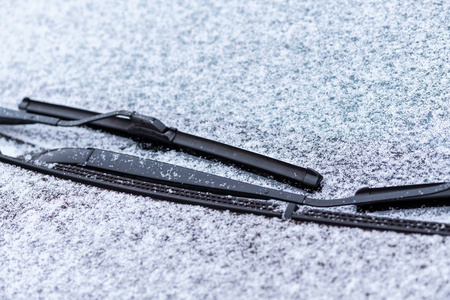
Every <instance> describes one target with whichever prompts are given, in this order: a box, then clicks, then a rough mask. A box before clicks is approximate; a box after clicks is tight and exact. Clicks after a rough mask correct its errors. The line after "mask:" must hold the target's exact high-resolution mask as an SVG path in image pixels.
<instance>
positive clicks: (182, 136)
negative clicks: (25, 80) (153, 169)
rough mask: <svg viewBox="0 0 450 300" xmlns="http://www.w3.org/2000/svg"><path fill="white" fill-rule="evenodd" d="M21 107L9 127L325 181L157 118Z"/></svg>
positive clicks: (32, 104)
mask: <svg viewBox="0 0 450 300" xmlns="http://www.w3.org/2000/svg"><path fill="white" fill-rule="evenodd" d="M19 108H20V109H21V110H23V111H26V112H27V113H26V114H23V115H20V113H21V112H15V115H14V116H13V117H11V118H10V119H9V121H10V122H11V123H9V124H13V123H12V122H15V123H14V124H29V123H43V124H48V125H53V126H81V125H86V126H89V127H92V128H97V129H102V130H105V131H108V132H111V133H119V134H123V135H126V136H130V137H132V138H135V139H138V140H139V141H144V142H157V143H162V144H163V145H167V146H171V147H174V148H176V149H182V150H185V151H186V152H188V153H192V154H195V155H199V156H206V157H213V158H216V159H218V160H220V161H222V162H225V163H231V164H233V165H235V166H238V167H241V168H243V169H245V170H247V171H251V172H253V173H256V174H259V175H263V176H271V177H273V178H274V179H276V180H279V181H282V182H285V183H289V184H291V185H295V186H299V187H306V188H310V189H317V188H318V187H319V186H320V183H321V181H322V178H323V177H322V175H320V174H319V173H318V172H317V171H314V170H312V169H310V168H302V167H299V166H295V165H292V164H289V163H286V162H283V161H280V160H276V159H273V158H270V157H267V156H264V155H261V154H257V153H254V152H250V151H247V150H244V149H240V148H237V147H234V146H231V145H227V144H223V143H220V142H216V141H212V140H209V139H206V138H202V137H199V136H195V135H192V134H188V133H185V132H182V131H179V130H177V129H175V128H171V127H167V126H166V125H164V124H163V123H162V122H161V121H159V120H158V119H156V118H153V117H149V116H145V115H141V114H138V113H135V112H128V111H116V112H112V113H107V114H100V113H97V112H92V111H88V110H83V109H78V108H72V107H68V106H62V105H56V104H51V103H46V102H42V101H36V100H31V99H29V98H25V99H23V101H22V103H21V104H20V105H19ZM13 112H14V111H13ZM0 113H1V111H0ZM5 114H6V115H7V111H5V110H3V115H5ZM124 117H126V118H124ZM2 120H3V124H5V123H6V122H8V119H7V118H6V117H3V118H2V117H1V116H0V123H1V121H2ZM20 122H22V123H20Z"/></svg>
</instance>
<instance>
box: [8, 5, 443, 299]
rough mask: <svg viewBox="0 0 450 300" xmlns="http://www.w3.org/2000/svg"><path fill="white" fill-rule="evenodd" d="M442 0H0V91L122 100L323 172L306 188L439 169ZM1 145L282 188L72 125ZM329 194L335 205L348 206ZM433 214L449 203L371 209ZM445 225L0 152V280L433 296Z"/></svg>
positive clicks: (98, 106)
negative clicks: (37, 166)
mask: <svg viewBox="0 0 450 300" xmlns="http://www.w3.org/2000/svg"><path fill="white" fill-rule="evenodd" d="M449 24H450V7H449V3H448V2H446V1H398V0H394V1H381V0H380V1H351V2H348V1H303V2H301V3H300V2H294V1H233V0H232V1H221V0H220V1H200V0H195V1H187V2H184V1H176V0H168V1H156V0H155V1H149V2H146V1H108V2H101V1H87V0H78V1H64V2H60V1H25V0H19V1H8V0H7V1H1V2H0V41H1V43H0V53H1V55H0V105H1V106H3V107H7V108H11V109H15V108H16V107H17V105H18V103H19V102H20V100H21V99H22V98H23V97H25V96H28V97H30V98H35V99H43V100H47V101H50V102H53V103H58V104H64V105H72V106H77V107H82V108H87V109H91V110H96V111H101V112H107V111H112V110H118V109H126V110H135V111H138V112H139V113H142V114H147V115H151V116H153V117H156V118H159V119H160V120H161V121H163V122H164V123H165V124H166V125H167V126H171V127H176V128H178V129H180V130H182V131H185V132H189V133H192V134H197V135H200V136H203V137H206V138H210V139H214V140H218V141H221V142H226V143H230V144H232V145H235V146H238V147H242V148H245V149H248V150H251V151H255V152H258V153H261V154H265V155H269V156H272V157H274V158H277V159H281V160H284V161H287V162H290V163H294V164H297V165H300V166H305V167H310V168H313V169H315V170H317V171H319V172H320V173H321V174H322V175H323V176H324V178H325V179H324V187H323V189H322V190H321V191H320V192H318V193H316V195H315V196H316V197H317V198H335V197H344V196H349V195H352V194H353V193H354V192H355V191H356V189H358V188H359V187H362V186H371V187H379V186H388V185H398V184H415V183H423V182H440V181H450V173H449V170H450V134H449V131H450V122H449V116H450V113H449V111H450V90H449V87H448V84H449V79H450V75H449V72H450V63H449V57H450V45H449V41H450V27H449ZM0 133H1V134H4V135H6V136H13V137H16V138H18V139H21V140H23V141H25V142H29V143H31V144H34V146H33V145H30V144H27V143H25V144H20V143H17V142H14V141H11V140H9V139H7V138H5V137H3V136H0V151H2V152H3V153H5V154H8V155H23V154H26V153H29V152H33V151H37V150H42V149H49V148H58V147H95V148H100V149H106V150H111V151H117V152H122V153H127V154H132V155H137V156H140V157H144V158H151V159H156V160H160V161H164V162H169V163H173V164H178V165H182V166H185V167H189V168H194V169H197V170H200V171H205V172H211V173H213V174H216V175H221V176H227V177H230V178H233V179H238V180H244V181H247V182H250V183H255V184H260V185H264V186H271V187H278V188H283V189H287V190H289V191H296V190H295V189H294V188H291V187H288V186H285V185H282V184H279V183H276V182H273V181H271V180H268V179H264V178H260V177H258V176H255V175H251V174H247V173H245V172H242V171H239V170H236V169H235V168H233V167H229V166H224V165H222V164H218V163H212V162H210V161H207V160H203V159H199V158H196V157H192V156H189V155H187V154H180V153H178V152H176V151H171V150H169V151H162V150H160V149H153V148H148V147H143V146H144V145H139V144H136V143H135V142H133V141H131V140H129V139H126V138H123V137H115V136H112V135H109V134H105V133H103V132H99V131H93V130H89V129H86V128H62V129H61V128H51V127H46V126H40V125H26V126H4V125H2V126H0ZM343 210H347V211H354V208H345V209H343ZM377 214H379V215H383V216H390V217H399V218H411V219H419V220H428V221H439V222H447V223H448V222H450V209H449V208H426V209H415V210H406V211H389V212H380V213H377ZM449 254H450V250H449V239H448V238H443V237H438V236H421V235H404V234H398V233H392V232H376V231H364V230H360V229H348V228H337V227H330V226H319V225H315V224H299V223H294V222H290V221H284V220H276V219H268V218H264V217H260V216H252V215H238V214H234V213H230V212H222V211H215V210H211V209H207V208H203V207H195V206H188V205H178V204H173V203H169V202H164V201H157V200H152V199H150V198H145V197H137V196H132V195H126V194H122V193H116V192H111V191H106V190H102V189H98V188H93V187H88V186H84V185H81V184H76V183H72V182H68V181H64V180H59V179H55V178H52V177H49V176H42V175H39V174H36V173H33V172H29V171H25V170H21V169H19V168H16V167H12V166H8V165H4V164H0V298H4V299H29V298H34V299H36V298H46V299H52V298H55V299H60V298H112V299H122V298H157V299H170V298H177V299H178V298H180V299H197V298H208V299H234V298H242V299H244V298H245V299H248V298H280V299H289V298H290V299H299V298H300V299H330V298H336V299H339V298H345V299H349V298H350V299H353V298H354V299H361V298H370V299H385V298H390V299H418V298H426V299H430V298H433V299H448V298H449V297H450V285H449V278H450V271H449V270H448V265H449V263H450V255H449Z"/></svg>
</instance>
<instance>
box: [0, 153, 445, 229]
mask: <svg viewBox="0 0 450 300" xmlns="http://www.w3.org/2000/svg"><path fill="white" fill-rule="evenodd" d="M0 161H1V162H4V163H9V164H13V165H16V166H20V167H23V168H27V169H30V170H33V171H37V172H40V173H43V174H48V175H53V176H56V177H60V178H64V179H70V180H73V181H76V182H81V183H84V184H89V185H93V186H97V187H101V188H106V189H110V190H116V191H120V192H126V193H132V194H137V195H143V196H149V197H152V198H154V199H161V200H168V201H173V202H178V203H183V204H193V205H202V206H207V207H211V208H215V209H224V210H230V211H235V212H239V213H253V214H259V215H265V216H269V217H279V218H284V219H293V220H297V221H308V222H315V223H322V224H329V225H338V226H349V227H359V228H366V229H376V230H393V231H400V232H410V233H423V234H440V235H450V225H449V224H442V223H435V222H423V221H413V220H402V219H391V218H383V217H374V216H370V215H367V214H349V213H342V212H336V211H329V210H328V211H327V210H321V209H313V208H314V207H316V208H327V207H336V206H348V205H356V206H357V207H367V206H368V205H380V204H382V205H388V206H390V205H394V206H397V205H399V204H407V203H410V202H414V203H418V202H421V203H422V204H430V203H432V202H433V201H440V202H441V203H440V204H444V205H445V204H448V202H449V200H450V183H433V184H423V185H415V186H402V187H388V188H376V189H368V188H366V189H362V190H359V191H358V192H357V193H356V194H355V195H354V196H351V197H347V198H341V199H332V200H326V199H315V198H313V197H309V196H305V195H303V194H297V193H292V192H286V191H282V190H276V189H272V188H267V187H262V186H257V185H253V184H249V183H245V182H241V181H236V180H232V179H229V178H225V177H220V176H216V175H213V174H208V173H204V172H200V171H196V170H192V169H188V168H184V167H180V166H175V165H172V164H168V163H163V162H158V161H154V160H149V159H141V158H138V157H135V156H130V155H126V154H121V153H114V152H110V151H105V150H98V149H72V148H70V149H57V150H49V151H45V152H43V153H40V154H36V155H34V156H33V157H28V158H14V157H10V156H6V155H2V154H0ZM300 207H313V208H312V209H311V208H309V209H307V210H304V209H300Z"/></svg>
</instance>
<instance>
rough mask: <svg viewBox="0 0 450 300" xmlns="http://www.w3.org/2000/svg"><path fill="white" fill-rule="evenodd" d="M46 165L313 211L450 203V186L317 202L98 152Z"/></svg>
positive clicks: (49, 159)
mask: <svg viewBox="0 0 450 300" xmlns="http://www.w3.org/2000/svg"><path fill="white" fill-rule="evenodd" d="M33 159H34V160H35V161H40V162H45V163H60V164H70V165H79V166H83V167H86V168H91V169H95V170H100V171H104V172H108V173H114V174H122V175H124V176H129V177H133V178H145V180H150V181H152V182H157V183H163V184H166V185H171V186H176V187H183V188H187V189H192V190H197V191H204V192H211V193H216V194H222V195H232V196H236V197H248V198H253V199H262V200H278V201H283V202H287V203H292V204H296V205H305V206H311V207H337V206H348V205H356V206H364V205H374V204H380V203H384V204H385V203H401V202H408V201H412V200H414V201H424V202H426V201H428V200H430V199H443V200H446V201H449V200H450V182H443V183H433V184H421V185H410V186H400V187H386V188H376V189H369V188H365V189H363V190H359V191H357V192H356V193H355V195H354V196H351V197H347V198H341V199H330V200H326V199H314V198H310V197H307V196H305V195H301V194H296V193H290V192H286V191H282V190H276V189H271V188H267V187H262V186H258V185H253V184H249V183H245V182H241V181H237V180H233V179H229V178H225V177H221V176H217V175H213V174H209V173H205V172H201V171H196V170H192V169H189V168H185V167H180V166H176V165H172V164H169V163H163V162H158V161H154V160H149V159H141V158H138V157H135V156H131V155H126V154H121V153H115V152H111V151H106V150H98V149H72V148H71V149H58V150H50V151H47V152H44V153H41V154H39V155H37V156H35V157H34V158H33Z"/></svg>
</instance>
